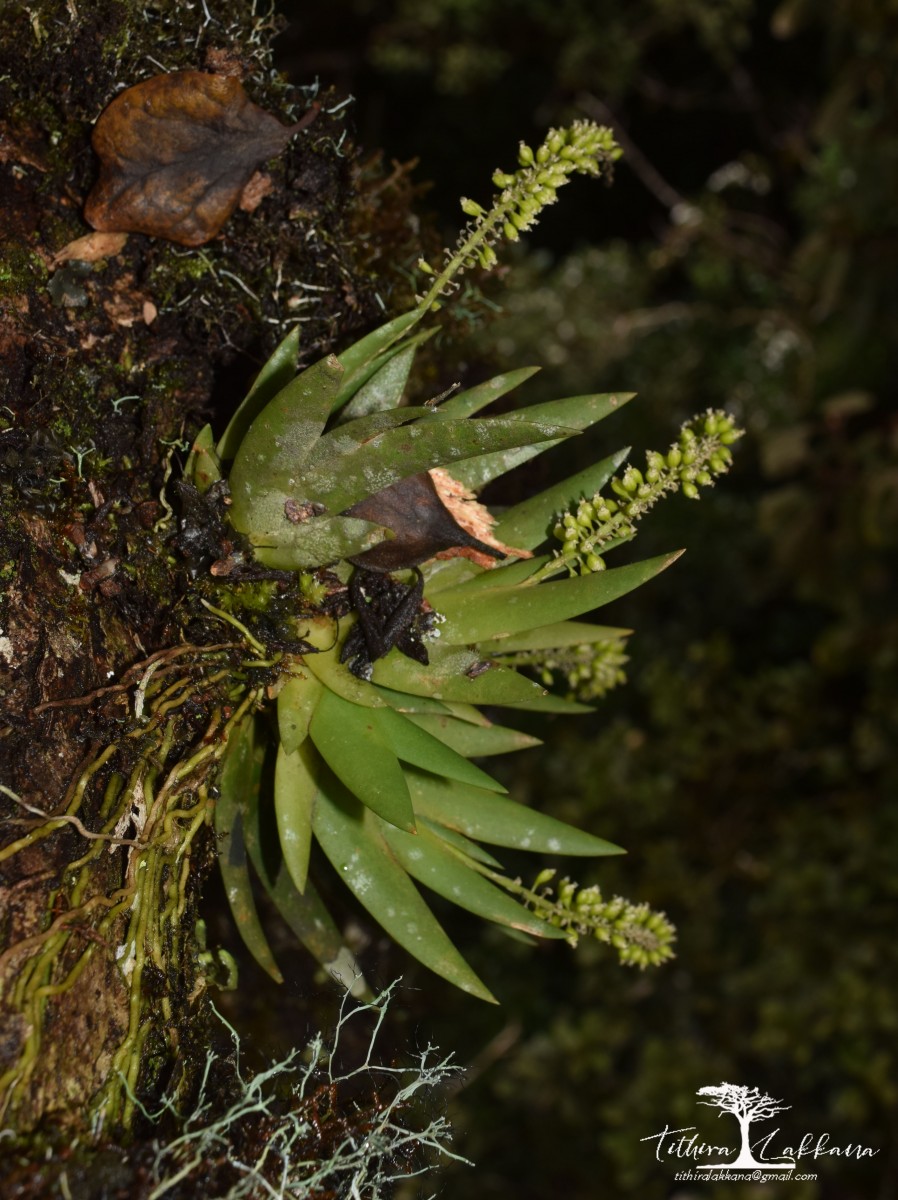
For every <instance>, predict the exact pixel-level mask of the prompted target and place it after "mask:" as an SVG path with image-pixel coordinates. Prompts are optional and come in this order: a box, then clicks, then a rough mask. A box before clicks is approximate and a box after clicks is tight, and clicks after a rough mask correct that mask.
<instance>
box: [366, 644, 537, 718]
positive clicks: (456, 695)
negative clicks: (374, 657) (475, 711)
mask: <svg viewBox="0 0 898 1200" xmlns="http://www.w3.org/2000/svg"><path fill="white" fill-rule="evenodd" d="M371 678H372V681H373V682H374V683H376V684H378V685H380V686H382V687H388V688H392V689H393V690H394V691H397V692H410V693H411V694H412V695H416V696H432V697H433V698H434V699H435V700H443V701H454V700H459V701H461V702H462V703H464V704H498V705H502V704H521V703H524V704H526V703H527V702H528V701H531V700H538V699H539V698H541V697H543V696H545V694H546V690H545V688H542V687H540V686H539V684H537V683H534V682H533V680H532V679H525V678H524V676H523V675H519V674H518V673H517V672H516V671H512V670H509V669H508V668H507V667H501V666H497V665H495V664H493V663H490V662H486V661H484V659H482V658H481V657H480V656H479V655H477V654H475V653H474V652H473V651H471V650H467V649H463V648H462V647H456V646H442V645H441V646H440V647H439V648H437V647H432V648H431V650H430V663H429V665H428V666H423V665H422V664H421V663H417V662H414V661H413V660H412V659H410V658H406V656H405V655H404V654H400V653H399V652H398V651H396V650H391V651H390V653H389V654H388V655H387V656H386V657H385V658H381V659H378V661H377V662H376V663H375V664H374V671H373V674H372V676H371Z"/></svg>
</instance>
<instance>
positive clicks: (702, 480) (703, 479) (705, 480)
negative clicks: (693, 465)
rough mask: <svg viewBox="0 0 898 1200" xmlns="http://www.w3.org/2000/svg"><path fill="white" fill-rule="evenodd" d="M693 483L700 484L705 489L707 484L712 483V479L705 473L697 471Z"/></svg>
mask: <svg viewBox="0 0 898 1200" xmlns="http://www.w3.org/2000/svg"><path fill="white" fill-rule="evenodd" d="M695 482H696V483H699V484H701V486H702V487H707V486H708V484H709V483H713V482H714V481H713V479H712V478H711V476H710V474H709V473H708V472H707V471H699V473H698V474H697V475H696V477H695Z"/></svg>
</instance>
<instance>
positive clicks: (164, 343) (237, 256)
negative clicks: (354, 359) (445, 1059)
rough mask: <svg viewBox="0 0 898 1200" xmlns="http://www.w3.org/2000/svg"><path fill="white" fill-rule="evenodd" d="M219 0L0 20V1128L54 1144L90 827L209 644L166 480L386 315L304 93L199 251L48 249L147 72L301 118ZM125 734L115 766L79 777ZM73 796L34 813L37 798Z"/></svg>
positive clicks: (98, 1047) (260, 38)
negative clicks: (302, 368) (143, 724)
mask: <svg viewBox="0 0 898 1200" xmlns="http://www.w3.org/2000/svg"><path fill="white" fill-rule="evenodd" d="M198 7H199V6H198ZM202 7H203V9H204V10H205V8H206V6H205V5H204V6H202ZM210 8H212V9H213V11H214V13H215V17H214V19H213V20H211V21H208V20H205V18H203V16H202V13H200V15H199V16H196V14H194V15H193V16H192V17H191V20H193V19H194V18H195V26H191V25H190V23H189V21H187V20H186V18H185V15H184V9H183V6H181V5H178V4H176V3H174V2H173V0H172V2H164V3H161V4H158V5H156V6H154V7H153V10H152V13H151V12H150V11H149V10H147V9H145V8H144V6H141V5H138V4H134V3H129V2H128V0H100V2H98V3H97V4H93V5H90V6H87V5H84V6H80V5H79V6H76V5H74V4H72V3H71V2H69V3H65V2H64V0H38V2H37V3H35V4H32V5H30V6H29V7H28V8H27V9H26V8H18V7H16V8H14V9H13V11H12V12H9V11H8V10H5V11H4V16H3V22H2V27H0V377H2V394H0V589H2V595H0V783H2V785H3V787H4V789H5V790H4V791H3V792H2V793H0V813H2V816H3V836H2V840H3V845H4V846H5V847H7V854H6V857H5V858H4V859H3V860H2V861H0V910H2V915H0V939H2V941H0V952H2V957H0V989H2V1000H0V1004H2V1006H3V1007H2V1029H3V1033H2V1037H0V1077H2V1078H3V1080H4V1083H3V1086H2V1088H0V1092H2V1096H0V1103H2V1104H3V1105H4V1106H5V1118H4V1120H5V1124H6V1125H12V1127H14V1128H17V1129H19V1130H20V1131H27V1130H38V1129H39V1130H41V1131H42V1134H41V1136H47V1137H48V1138H49V1139H50V1140H51V1141H52V1140H53V1139H54V1137H55V1136H56V1135H57V1133H58V1132H59V1131H60V1130H64V1129H67V1128H73V1129H77V1128H79V1127H81V1126H83V1124H84V1123H85V1121H86V1120H87V1119H88V1118H89V1113H90V1105H91V1101H92V1098H93V1097H95V1096H96V1095H97V1094H98V1092H99V1091H100V1090H101V1089H102V1088H103V1086H104V1085H105V1084H106V1083H107V1082H108V1078H109V1074H110V1071H111V1069H112V1068H113V1065H114V1058H115V1050H116V1047H119V1046H120V1045H121V1044H122V1038H123V1036H124V1033H123V1031H124V1030H125V1028H126V1027H127V1025H128V1021H129V1013H128V1005H129V1003H131V999H130V998H129V986H128V977H127V975H126V973H124V972H123V970H122V965H121V962H120V961H119V960H120V959H121V957H122V954H123V937H124V936H125V930H126V928H127V923H128V919H129V913H128V912H127V911H125V912H121V913H120V914H118V915H116V916H114V918H112V919H110V918H109V913H110V911H113V912H114V906H113V907H112V908H110V902H109V898H110V897H111V896H113V895H114V894H116V891H117V889H118V890H121V889H122V887H123V886H124V885H125V883H126V882H127V881H128V878H129V870H130V869H131V865H132V864H133V859H134V847H133V846H129V845H127V844H123V843H122V841H121V840H120V841H118V842H115V841H111V840H109V841H108V844H105V843H104V844H103V846H102V847H101V850H97V842H96V840H95V839H92V838H91V837H90V836H89V835H91V834H96V832H97V830H100V829H102V828H103V823H104V820H105V819H106V818H107V817H108V813H109V812H110V811H114V803H115V796H114V795H113V793H114V792H115V788H116V787H117V786H119V785H117V784H116V783H115V778H120V779H126V778H127V777H128V774H129V771H130V772H131V778H133V777H134V771H135V770H137V768H138V766H139V764H140V761H141V754H144V755H145V756H146V755H149V754H150V749H148V745H149V743H148V742H147V741H146V739H144V740H143V741H141V738H140V737H139V736H137V735H138V734H139V732H140V731H139V729H137V726H136V722H135V708H134V690H135V687H136V686H138V685H139V684H140V680H141V678H142V677H143V676H142V674H141V672H142V669H143V668H142V667H141V664H152V662H153V661H154V655H159V654H160V653H164V652H165V651H166V650H167V648H171V647H174V646H177V645H178V644H179V643H180V642H183V641H185V640H187V639H189V638H193V639H195V640H197V641H198V643H199V644H200V645H202V644H203V643H208V642H210V641H213V640H215V636H216V633H217V635H218V637H219V640H220V634H221V630H220V628H219V629H218V630H217V631H213V630H212V629H211V628H203V627H202V623H201V622H200V623H199V624H198V623H197V620H196V612H195V609H194V608H193V606H192V605H191V602H190V600H189V594H190V587H191V581H190V576H189V572H188V569H187V564H186V563H185V561H184V560H183V558H181V557H180V555H179V553H178V549H177V544H176V538H177V528H178V513H177V511H173V510H172V507H171V504H170V498H173V490H172V488H171V487H170V486H169V484H170V482H171V480H172V478H177V476H178V474H179V470H180V465H181V463H183V460H184V457H185V451H186V449H187V447H188V446H189V442H190V439H191V438H192V436H193V435H194V433H195V432H196V430H197V429H198V428H199V426H200V425H201V424H202V423H203V422H204V421H205V420H208V419H210V418H214V414H215V410H216V408H217V409H219V410H220V412H225V410H226V409H227V407H228V405H229V404H231V403H233V401H234V400H236V399H237V398H239V395H240V391H241V389H242V387H243V386H244V384H245V382H246V381H247V380H248V379H250V378H251V377H252V375H253V373H254V371H255V369H256V368H257V367H258V365H259V363H260V362H261V361H262V359H263V357H264V355H265V354H266V353H267V352H269V351H270V350H271V348H272V347H273V345H274V344H276V342H277V340H279V338H280V337H282V336H283V335H284V334H285V333H286V332H287V331H288V329H289V328H290V324H291V322H293V321H301V322H302V330H303V337H302V351H301V353H302V357H303V358H304V359H306V360H309V359H311V358H313V357H315V356H316V355H317V354H318V353H319V352H320V350H321V349H322V348H323V347H324V346H325V345H326V346H327V347H328V348H330V347H331V346H332V345H333V343H334V340H335V339H342V340H343V341H348V340H350V339H351V337H352V335H353V334H355V333H357V332H359V331H360V330H363V329H365V328H366V327H370V326H371V325H372V324H374V322H375V318H376V315H377V314H378V313H379V312H380V308H379V305H378V303H377V302H376V301H375V298H374V286H373V284H372V282H371V266H372V263H373V262H374V261H375V260H376V257H377V252H376V250H374V249H373V248H372V246H373V245H374V243H375V242H376V239H372V236H371V229H370V226H371V225H372V224H376V222H377V221H378V219H379V212H378V209H379V206H380V205H382V204H383V195H382V192H381V190H379V189H378V188H375V189H373V190H372V191H371V193H370V196H369V199H368V200H367V201H366V200H365V199H364V198H363V199H362V200H361V201H360V200H359V197H358V176H357V174H356V173H355V172H354V171H353V169H352V152H351V149H350V142H349V139H348V136H347V129H346V125H345V119H346V112H345V106H341V105H340V103H339V98H335V97H330V98H328V97H320V96H319V97H318V100H319V102H320V103H321V106H322V110H321V112H320V114H319V115H318V117H317V119H316V120H315V121H314V122H312V123H311V124H310V125H309V127H308V129H306V130H304V131H303V132H302V133H300V134H299V135H298V136H297V137H296V138H295V139H294V140H293V141H292V142H291V143H290V145H289V146H288V147H287V149H286V151H285V152H284V154H283V155H282V156H281V157H280V158H279V159H278V160H277V161H276V162H273V163H269V164H267V166H266V167H264V168H263V173H262V178H261V179H260V180H257V181H256V187H255V190H254V191H253V192H252V193H251V195H250V199H249V201H248V202H247V204H246V205H245V206H244V208H245V209H247V210H249V211H238V212H237V213H236V214H235V215H234V216H233V217H232V218H231V220H230V221H229V222H228V224H227V225H226V227H225V229H224V230H223V232H222V233H221V234H219V235H218V236H217V237H216V238H215V239H214V241H212V242H210V243H209V245H207V246H204V247H199V248H196V249H185V248H184V247H183V246H178V245H175V244H173V243H170V242H167V241H164V240H161V239H152V238H149V237H145V236H142V235H139V234H137V235H135V234H132V235H131V236H129V238H128V239H127V241H126V242H125V243H124V245H123V246H122V247H121V248H120V249H118V250H115V248H114V247H113V250H112V251H108V250H106V247H105V244H103V243H100V244H99V249H97V248H96V247H94V248H93V249H92V248H91V247H90V246H89V245H86V244H83V243H82V244H79V246H78V247H75V248H74V249H73V251H72V253H74V257H72V256H71V255H70V254H67V253H65V247H67V246H69V245H70V244H71V243H73V242H74V241H75V240H76V239H79V238H83V237H85V236H87V235H89V234H90V229H89V227H88V226H87V225H86V224H85V221H84V218H83V215H82V213H83V203H84V199H85V196H86V195H87V193H88V191H89V189H90V187H91V186H92V184H93V182H94V180H95V177H96V171H97V164H96V161H95V158H94V156H93V153H92V151H91V149H90V133H91V127H92V122H93V121H94V119H95V118H96V116H97V115H98V113H99V112H100V111H101V110H102V108H103V107H104V105H105V104H106V103H108V101H109V100H110V99H111V98H112V96H113V95H114V94H115V93H116V91H118V90H120V89H121V88H122V87H123V86H125V85H130V84H132V83H135V82H138V81H139V80H140V79H142V78H146V77H147V76H148V75H149V74H153V73H157V72H158V71H159V65H160V64H161V65H162V66H163V67H164V68H165V69H166V70H183V69H190V70H203V71H212V72H216V71H218V72H221V73H223V74H232V75H237V76H238V77H240V78H241V79H242V80H243V82H244V86H245V87H246V89H247V91H248V93H250V94H251V95H252V97H253V99H254V100H255V101H256V102H258V103H260V104H262V105H263V106H264V107H266V109H268V110H269V111H273V112H275V113H276V114H278V116H279V118H281V119H282V120H284V121H287V122H289V121H296V120H298V119H299V118H300V117H301V116H302V114H303V112H304V111H306V110H307V108H308V105H309V103H310V102H311V89H307V90H306V91H305V92H304V91H303V90H302V89H298V88H289V87H287V86H286V84H284V82H283V81H281V80H279V79H278V78H277V77H276V76H275V75H274V74H273V72H272V71H271V69H270V59H269V50H268V46H269V42H270V38H271V35H272V33H273V28H272V26H271V25H270V23H268V22H267V21H260V20H259V19H258V18H256V17H255V16H254V15H253V6H251V5H250V4H248V3H246V2H245V0H232V2H229V3H225V4H221V5H218V6H210ZM150 60H152V61H150ZM328 108H330V109H332V110H334V111H332V112H329V111H328ZM400 182H401V180H400ZM405 199H406V201H407V199H408V197H407V196H406V197H405ZM391 222H392V227H391V230H390V233H389V237H391V238H392V239H393V240H394V242H395V241H398V240H400V239H401V238H402V237H406V236H408V231H409V228H410V227H411V223H410V222H409V223H407V224H406V225H403V224H402V222H397V217H396V213H395V211H394V212H392V213H391ZM350 232H351V234H352V236H350ZM360 234H361V236H360ZM357 246H361V248H362V249H361V250H358V251H357V250H356V249H355V248H354V247H357ZM60 251H63V252H64V253H63V254H60ZM104 251H105V252H104ZM79 254H80V255H82V257H78V255H79ZM380 286H381V288H382V287H383V284H382V283H381V285H380ZM174 503H175V504H176V503H177V501H176V500H175V501H174ZM129 672H130V675H129V674H128V673H129ZM196 692H197V694H196V696H195V697H191V698H190V706H189V712H188V711H187V708H186V707H185V709H184V711H182V712H181V713H180V717H181V723H180V724H179V726H178V728H177V730H176V732H175V733H174V734H173V735H172V738H171V739H170V740H169V742H168V743H166V744H165V745H164V747H163V749H162V751H161V752H160V753H161V758H160V762H159V764H158V767H159V770H160V771H161V772H162V775H161V776H160V778H162V777H164V773H165V771H169V770H170V769H171V767H172V764H173V763H176V762H177V761H178V756H181V757H183V756H186V755H188V754H189V753H190V752H191V751H193V750H195V748H196V746H197V745H201V744H202V740H203V738H204V737H206V738H208V736H209V734H208V722H209V721H210V720H212V721H214V720H215V719H217V718H215V716H214V714H215V713H216V712H217V711H218V709H217V708H216V705H217V704H218V703H219V701H220V697H219V696H218V694H217V693H216V692H215V689H214V688H211V689H207V690H205V691H204V690H203V686H202V680H201V679H200V678H199V676H198V682H197V688H196ZM160 728H161V727H160ZM161 736H162V735H161V733H160V737H161ZM128 737H131V738H132V741H131V742H127V741H126V740H125V739H127V738H128ZM116 742H118V743H119V745H120V749H119V750H117V751H116V755H117V756H118V757H117V758H110V759H109V760H108V762H107V763H105V764H103V765H102V766H101V769H99V770H98V771H97V772H95V774H94V775H92V776H91V778H90V781H89V782H88V783H87V784H85V786H83V788H82V790H81V791H80V792H79V786H80V785H79V778H80V779H81V780H82V783H84V778H85V777H84V772H85V771H86V770H90V769H91V764H94V763H97V762H98V761H99V760H101V759H102V756H103V754H104V751H106V750H107V748H108V747H109V746H111V745H113V744H114V743H116ZM121 747H124V749H122V748H121ZM156 749H157V750H158V746H157V747H156ZM154 752H155V751H154ZM196 786H197V787H198V788H199V789H200V790H199V791H198V792H197V793H196V795H199V796H201V795H202V787H203V786H205V784H204V782H203V781H202V780H200V781H199V782H198V783H197V784H196ZM110 796H112V799H110ZM64 812H65V813H67V814H68V815H67V817H66V819H65V820H63V821H59V822H56V823H52V825H51V826H50V827H49V829H48V828H47V821H46V817H43V816H42V815H41V814H50V815H51V816H53V815H57V814H60V813H64ZM71 817H75V818H76V819H77V822H80V826H79V824H77V823H76V821H75V820H72V819H70V818H71ZM139 823H140V814H139V813H136V812H135V813H131V814H128V820H127V821H124V822H120V823H119V824H120V825H121V828H119V826H116V829H115V830H114V831H113V835H111V836H117V837H118V838H119V839H125V842H127V840H128V838H129V836H131V835H133V834H134V833H135V831H136V830H138V827H139ZM35 831H40V835H39V836H37V835H36V833H35ZM132 840H135V839H134V838H133V837H132ZM10 847H13V849H12V850H10V849H9V848H10ZM16 847H17V848H16ZM88 858H89V861H87V860H88ZM213 858H214V847H213V845H212V839H211V833H210V832H209V830H208V829H205V828H204V829H201V830H200V831H199V833H198V834H197V837H196V840H195V844H194V848H193V858H192V860H191V868H190V874H189V878H186V882H183V881H182V882H183V887H181V885H180V884H179V888H180V889H181V890H180V891H179V892H178V896H179V897H180V898H181V900H183V904H182V910H183V911H179V912H178V913H177V922H176V923H173V925H172V929H173V930H174V932H172V931H171V930H169V931H168V932H167V933H166V935H165V937H166V939H168V940H167V942H166V944H164V945H162V947H161V949H160V954H161V955H162V958H163V969H161V970H160V969H159V964H158V963H156V964H155V965H153V964H151V965H152V966H153V969H152V970H148V972H147V975H146V981H145V990H146V991H147V994H148V995H150V996H151V999H152V1004H150V1006H149V1008H148V1010H147V1011H148V1012H152V1013H153V1014H154V1016H153V1019H152V1022H151V1023H154V1027H153V1029H151V1030H150V1032H149V1035H148V1037H147V1039H146V1041H144V1042H143V1043H142V1046H143V1051H142V1054H143V1057H144V1060H145V1061H144V1062H143V1063H142V1066H141V1072H140V1074H139V1076H138V1077H137V1078H139V1080H140V1082H141V1086H144V1085H146V1086H148V1087H149V1088H150V1091H152V1089H153V1088H154V1087H158V1086H161V1082H160V1081H165V1080H167V1079H169V1078H170V1077H171V1076H172V1073H173V1070H175V1064H176V1061H177V1070H181V1071H183V1070H185V1069H186V1067H187V1066H189V1053H188V1050H189V1046H190V1044H191V1038H192V1036H193V1037H195V1036H196V1030H197V1028H198V1027H199V1026H198V1024H197V1021H196V1016H195V1012H196V1005H197V1004H198V1003H200V1000H199V998H200V997H201V995H202V991H203V979H202V975H201V972H200V971H199V970H198V968H197V965H196V954H195V952H194V951H195V948H194V944H193V938H192V926H193V922H194V921H195V898H196V894H197V890H198V887H199V883H200V881H201V879H202V877H203V874H204V873H205V872H206V871H207V870H208V868H209V866H210V864H211V863H212V861H213ZM79 864H81V865H80V866H79ZM76 868H77V871H76ZM172 870H173V868H172V867H171V865H170V864H169V865H167V866H166V867H165V870H164V871H163V874H162V876H161V878H162V880H163V882H166V885H167V884H168V883H170V876H171V872H172ZM166 871H167V872H168V874H166V873H165V872H166ZM78 872H81V873H80V874H78ZM181 900H179V903H181ZM75 910H77V911H75ZM104 914H106V915H105V918H104ZM104 920H105V923H104ZM175 924H176V925H177V928H176V927H175ZM178 929H180V931H181V932H180V933H179V932H178ZM54 930H56V931H57V932H60V936H59V937H57V938H56V941H55V942H54V940H53V937H52V936H51V935H53V931H54ZM53 946H55V947H56V950H55V952H51V947H53ZM88 948H89V950H90V953H89V954H87V955H85V950H86V949H88ZM41 955H43V958H41ZM36 962H37V963H38V964H39V969H38V968H36V967H35V963H36ZM76 968H77V970H76ZM29 972H30V973H31V976H32V977H33V978H31V982H30V984H29V985H28V988H27V989H25V992H23V987H24V983H23V981H24V980H25V979H26V978H28V977H29ZM73 975H75V976H76V977H75V978H72V976H73ZM131 991H132V993H133V989H131ZM26 994H27V1003H26V1000H25V999H24V998H23V997H24V996H25V995H26ZM131 1016H132V1018H133V1014H131ZM35 1039H36V1040H37V1042H38V1043H39V1049H38V1051H37V1053H36V1054H35V1053H31V1056H30V1058H29V1045H30V1046H31V1047H32V1050H33V1048H34V1043H35ZM23 1064H25V1065H24V1066H23ZM23 1072H24V1073H23ZM10 1161H11V1160H10ZM23 1186H24V1185H23ZM17 1194H18V1193H17ZM21 1194H23V1195H24V1194H27V1189H25V1191H22V1192H21ZM34 1194H38V1193H34Z"/></svg>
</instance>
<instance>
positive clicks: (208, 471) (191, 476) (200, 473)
mask: <svg viewBox="0 0 898 1200" xmlns="http://www.w3.org/2000/svg"><path fill="white" fill-rule="evenodd" d="M221 475H222V472H221V461H220V459H219V457H218V455H217V454H216V452H215V437H214V435H213V433H212V426H211V425H204V426H203V428H202V429H201V430H200V431H199V433H198V434H197V435H196V437H195V438H194V441H193V446H192V447H191V450H190V454H189V455H188V456H187V462H186V463H185V464H184V478H185V479H186V480H187V481H188V483H192V484H193V486H194V487H195V488H196V490H197V491H198V492H199V494H200V495H201V496H202V495H204V494H205V493H206V492H208V490H209V488H210V487H211V486H212V484H213V483H217V482H218V480H219V479H221Z"/></svg>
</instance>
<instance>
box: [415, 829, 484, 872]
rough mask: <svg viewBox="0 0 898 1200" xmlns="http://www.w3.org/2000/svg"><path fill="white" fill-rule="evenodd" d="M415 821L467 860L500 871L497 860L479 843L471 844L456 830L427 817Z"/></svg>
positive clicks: (469, 840) (468, 839)
mask: <svg viewBox="0 0 898 1200" xmlns="http://www.w3.org/2000/svg"><path fill="white" fill-rule="evenodd" d="M417 820H418V827H419V828H420V827H421V825H426V826H427V828H428V829H429V830H430V831H431V832H432V833H434V834H436V836H437V837H439V838H442V840H443V841H444V842H448V843H449V845H450V846H454V847H455V849H456V850H461V851H462V853H463V854H467V856H468V858H473V859H474V861H475V862H479V863H483V865H484V866H485V867H490V868H492V870H494V871H501V870H502V864H501V863H500V862H499V860H498V859H497V858H495V857H494V856H493V855H492V854H490V852H489V851H488V850H486V849H485V848H484V847H483V846H481V845H480V844H479V842H472V841H471V839H470V838H466V837H465V835H464V834H463V833H459V832H458V830H457V829H449V828H448V827H447V826H445V825H440V824H439V822H438V821H431V820H430V818H429V817H422V816H418V818H417Z"/></svg>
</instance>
